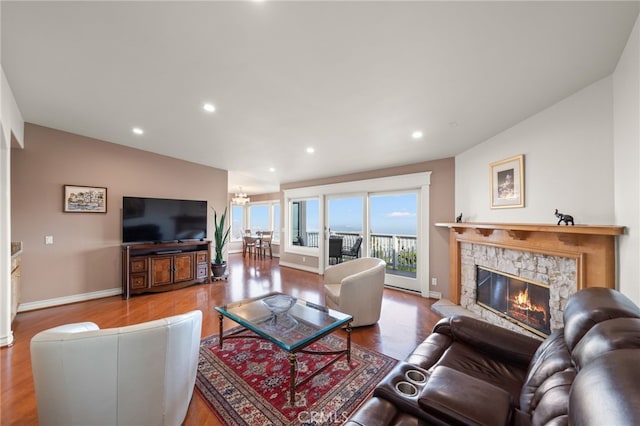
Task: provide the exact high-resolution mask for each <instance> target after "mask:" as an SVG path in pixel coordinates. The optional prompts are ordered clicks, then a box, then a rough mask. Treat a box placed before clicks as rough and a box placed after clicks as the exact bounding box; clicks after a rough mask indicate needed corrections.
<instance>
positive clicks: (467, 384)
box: [418, 366, 512, 426]
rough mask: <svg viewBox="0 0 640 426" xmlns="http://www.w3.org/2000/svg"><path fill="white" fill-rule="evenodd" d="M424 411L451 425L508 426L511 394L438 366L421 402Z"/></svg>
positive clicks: (424, 390) (419, 399)
mask: <svg viewBox="0 0 640 426" xmlns="http://www.w3.org/2000/svg"><path fill="white" fill-rule="evenodd" d="M418 404H419V405H420V407H421V408H422V409H423V410H424V411H425V412H427V413H428V414H430V415H431V416H433V417H435V418H437V419H439V420H442V421H443V422H444V423H447V424H450V425H492V426H493V425H507V424H509V420H510V417H511V406H512V405H511V396H510V394H509V393H508V392H507V391H505V390H504V389H501V388H499V387H497V386H494V385H492V384H490V383H487V382H485V381H482V380H480V379H476V378H475V377H471V376H468V375H466V374H464V373H461V372H459V371H457V370H454V369H451V368H449V367H444V366H438V367H436V368H435V369H434V370H433V373H431V377H430V378H429V381H428V382H427V385H426V386H425V388H424V389H423V390H422V393H421V394H420V397H419V398H418Z"/></svg>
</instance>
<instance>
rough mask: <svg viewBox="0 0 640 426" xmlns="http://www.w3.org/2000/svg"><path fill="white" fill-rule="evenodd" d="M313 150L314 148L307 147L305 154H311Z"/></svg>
mask: <svg viewBox="0 0 640 426" xmlns="http://www.w3.org/2000/svg"><path fill="white" fill-rule="evenodd" d="M314 152H316V150H315V149H313V147H309V148H307V154H313V153H314Z"/></svg>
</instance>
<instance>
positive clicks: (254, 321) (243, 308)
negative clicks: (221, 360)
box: [215, 292, 353, 405]
mask: <svg viewBox="0 0 640 426" xmlns="http://www.w3.org/2000/svg"><path fill="white" fill-rule="evenodd" d="M281 294H282V293H278V292H273V293H269V294H265V295H263V296H259V297H254V298H251V299H245V300H242V301H239V302H234V303H229V304H226V305H222V306H217V307H215V310H216V311H217V312H218V319H219V325H220V343H219V345H220V349H222V346H223V341H224V340H226V339H231V338H239V337H244V338H259V339H266V340H269V341H270V342H272V343H274V344H276V345H277V346H278V347H279V348H281V349H283V350H285V351H286V352H288V354H289V357H288V358H289V403H290V404H291V405H294V403H295V392H296V388H298V387H299V386H302V385H304V384H305V383H307V382H308V381H309V380H310V379H311V378H313V377H314V376H315V375H317V374H319V373H321V372H322V371H324V370H325V369H327V368H329V367H330V366H331V365H333V363H335V362H336V361H338V360H339V359H340V358H341V357H342V356H343V355H346V356H347V363H349V362H351V321H352V320H353V317H352V316H351V315H348V314H344V313H342V312H338V311H334V310H332V309H329V308H326V307H324V306H320V305H316V304H314V303H311V302H306V301H304V300H301V299H298V300H297V301H296V303H295V304H294V305H293V306H292V308H291V309H290V310H289V311H288V315H289V316H291V317H292V318H293V319H294V323H296V324H297V323H299V322H303V323H304V324H305V325H307V326H310V327H311V328H312V329H314V332H313V333H312V334H311V335H309V336H305V337H304V338H302V339H297V340H295V341H288V342H287V341H284V340H285V339H284V338H283V336H284V335H286V333H284V334H283V333H277V332H276V330H274V332H272V331H271V330H270V329H269V326H268V325H267V321H271V322H274V320H275V321H277V318H278V317H277V316H274V314H273V313H271V312H270V311H269V310H268V309H267V308H266V306H265V305H264V304H262V300H263V299H266V298H267V297H271V296H274V295H281ZM225 317H227V318H229V319H231V320H233V321H234V322H236V323H238V324H240V325H241V326H242V327H243V328H242V329H240V330H238V331H235V332H233V333H230V334H227V335H226V336H225V335H224V334H223V320H224V318H225ZM314 319H315V320H322V321H323V322H325V324H317V323H313V321H314ZM343 326H344V327H345V331H346V332H347V347H346V349H343V350H336V351H310V350H307V349H306V348H307V347H309V346H310V345H311V344H312V343H314V342H316V341H318V340H319V339H321V338H323V337H324V336H326V335H328V334H330V333H332V332H333V331H335V330H337V329H338V328H340V327H343ZM247 331H248V332H250V333H251V334H247ZM298 353H306V354H310V355H335V358H333V359H332V360H331V361H330V362H328V363H327V364H325V365H323V366H322V367H321V368H319V369H318V370H317V371H314V372H313V373H311V374H310V375H309V376H308V377H306V378H305V379H304V380H302V381H300V382H298V383H296V364H297V354H298Z"/></svg>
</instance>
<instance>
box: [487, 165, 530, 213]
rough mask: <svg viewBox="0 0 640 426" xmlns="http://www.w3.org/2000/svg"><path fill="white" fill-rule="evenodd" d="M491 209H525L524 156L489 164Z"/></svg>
mask: <svg viewBox="0 0 640 426" xmlns="http://www.w3.org/2000/svg"><path fill="white" fill-rule="evenodd" d="M489 176H490V182H491V185H490V186H491V208H492V209H501V208H512V207H524V155H517V156H515V157H511V158H507V159H504V160H500V161H496V162H494V163H491V164H489Z"/></svg>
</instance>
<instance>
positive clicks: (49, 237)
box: [44, 235, 53, 245]
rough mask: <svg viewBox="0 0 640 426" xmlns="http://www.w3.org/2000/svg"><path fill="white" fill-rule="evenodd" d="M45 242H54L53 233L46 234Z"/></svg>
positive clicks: (47, 243)
mask: <svg viewBox="0 0 640 426" xmlns="http://www.w3.org/2000/svg"><path fill="white" fill-rule="evenodd" d="M44 243H45V244H46V245H49V244H53V235H45V236H44Z"/></svg>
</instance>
